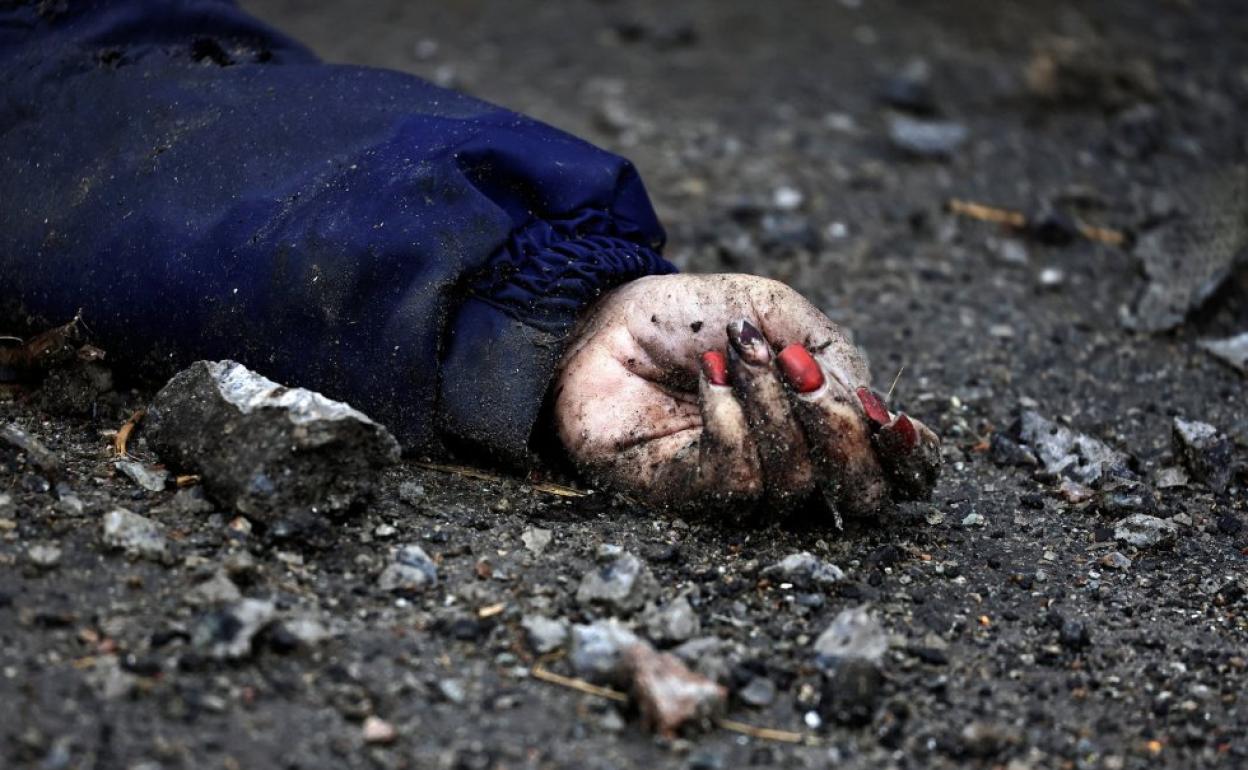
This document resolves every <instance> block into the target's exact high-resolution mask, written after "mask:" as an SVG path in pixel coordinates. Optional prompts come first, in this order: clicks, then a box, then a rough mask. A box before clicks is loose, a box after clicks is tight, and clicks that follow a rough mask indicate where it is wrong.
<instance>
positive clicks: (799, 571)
mask: <svg viewBox="0 0 1248 770" xmlns="http://www.w3.org/2000/svg"><path fill="white" fill-rule="evenodd" d="M763 576H764V577H770V578H773V579H779V580H782V581H784V582H786V583H792V584H793V585H795V586H797V587H798V588H801V589H812V588H827V587H828V586H831V585H834V584H836V583H839V582H841V581H842V580H844V579H845V573H844V572H842V571H841V568H840V567H838V566H836V565H835V564H829V563H828V562H825V561H823V560H822V559H820V558H819V557H817V556H815V555H814V554H813V553H811V552H810V551H799V552H798V553H792V554H789V555H788V556H786V557H784V558H783V559H781V560H780V561H778V562H776V563H775V564H773V565H771V566H770V567H767V568H766V569H764V570H763Z"/></svg>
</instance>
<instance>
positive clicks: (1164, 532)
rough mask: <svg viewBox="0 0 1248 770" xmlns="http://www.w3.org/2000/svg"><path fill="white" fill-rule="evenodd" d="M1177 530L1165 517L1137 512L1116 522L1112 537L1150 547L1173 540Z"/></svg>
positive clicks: (1128, 543)
mask: <svg viewBox="0 0 1248 770" xmlns="http://www.w3.org/2000/svg"><path fill="white" fill-rule="evenodd" d="M1178 531H1179V530H1178V527H1176V526H1175V525H1174V524H1173V523H1171V522H1169V521H1167V520H1165V519H1159V518H1157V517H1156V516H1149V515H1148V514H1144V513H1137V514H1134V515H1131V516H1128V517H1127V518H1125V519H1123V520H1122V521H1120V522H1118V524H1117V526H1115V527H1114V538H1115V539H1116V540H1118V541H1119V542H1122V543H1126V544H1127V545H1132V546H1135V547H1136V548H1151V547H1153V546H1157V545H1163V544H1166V543H1169V542H1171V541H1173V540H1174V539H1175V537H1176V536H1177V535H1178Z"/></svg>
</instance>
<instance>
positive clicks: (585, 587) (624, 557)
mask: <svg viewBox="0 0 1248 770" xmlns="http://www.w3.org/2000/svg"><path fill="white" fill-rule="evenodd" d="M603 553H604V556H605V558H600V561H605V563H603V564H601V565H600V566H598V567H595V568H593V569H591V570H590V571H589V572H586V573H585V576H584V577H582V578H581V584H580V586H579V587H578V588H577V589H576V602H577V604H580V605H581V606H583V607H588V606H590V605H599V606H602V607H605V608H606V609H608V610H610V611H612V612H616V613H620V614H623V615H628V614H631V613H633V612H636V611H637V610H639V609H641V608H642V607H644V606H645V604H646V602H647V601H650V600H651V599H652V598H653V597H654V596H655V595H656V594H658V591H659V584H658V582H656V581H655V579H654V575H652V574H651V573H650V568H649V567H647V566H646V565H645V563H644V562H643V561H642V560H641V559H639V558H637V557H636V556H634V555H632V554H631V553H627V552H624V551H620V552H619V553H618V554H615V555H612V552H611V551H610V550H609V549H608V550H604V552H603Z"/></svg>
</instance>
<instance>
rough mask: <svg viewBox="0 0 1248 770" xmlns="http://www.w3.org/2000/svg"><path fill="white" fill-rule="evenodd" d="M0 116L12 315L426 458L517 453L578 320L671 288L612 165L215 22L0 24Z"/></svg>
mask: <svg viewBox="0 0 1248 770" xmlns="http://www.w3.org/2000/svg"><path fill="white" fill-rule="evenodd" d="M58 7H60V8H62V10H59V11H58V10H51V11H49V10H47V9H49V8H52V9H56V8H58ZM66 8H67V9H69V10H64V9H66ZM0 92H2V96H0V99H2V101H0V197H2V198H3V200H4V201H5V203H4V205H3V206H0V306H2V305H6V304H7V305H8V306H10V307H16V308H18V309H19V311H20V312H21V313H23V314H25V315H26V316H28V317H31V318H39V319H43V320H45V321H47V322H54V321H58V320H64V319H65V318H67V317H70V316H72V315H73V314H74V313H75V312H76V311H77V310H79V309H82V310H83V314H84V319H85V320H86V322H87V323H88V325H89V326H90V328H91V329H92V330H93V332H94V333H95V334H96V337H97V338H98V339H99V341H100V342H101V343H102V345H103V346H104V347H106V348H107V349H109V350H110V352H111V353H112V354H114V355H119V356H121V358H122V359H123V360H124V361H126V362H128V363H129V364H131V365H134V366H140V367H143V369H144V370H145V371H153V370H157V371H168V370H170V369H172V368H173V367H174V366H180V365H183V364H185V363H187V362H189V361H191V360H194V359H198V358H226V357H228V358H235V359H237V360H241V361H243V362H244V363H246V364H248V365H250V366H252V367H254V368H256V369H258V370H260V371H262V372H264V373H265V374H267V375H269V376H270V377H273V378H275V379H278V380H279V381H285V382H288V383H291V384H298V385H303V386H307V387H312V388H316V389H319V390H321V391H323V392H324V393H326V394H327V395H330V396H333V397H336V398H340V399H345V400H348V401H350V402H352V403H353V404H355V405H356V406H358V407H360V408H362V409H364V410H365V411H367V412H369V413H371V414H372V415H373V416H374V417H376V418H377V419H379V420H381V421H382V422H384V423H386V424H387V425H389V426H390V427H391V428H392V430H394V431H395V433H396V435H397V436H398V437H399V438H400V441H402V442H403V443H404V444H405V445H406V446H408V447H409V448H414V449H416V450H418V451H438V450H439V449H440V448H442V447H444V446H446V445H447V444H454V445H467V446H470V447H475V448H479V449H484V450H488V451H490V452H492V453H494V454H497V455H500V456H503V457H510V458H516V457H519V456H521V455H522V454H523V453H524V451H525V446H526V443H527V441H528V438H529V436H530V433H531V431H532V429H533V426H534V423H535V421H536V419H537V415H538V411H539V408H540V406H541V401H542V398H543V395H544V393H545V392H546V389H547V386H548V384H549V380H550V377H551V373H552V371H553V368H554V366H555V364H556V362H557V361H558V358H559V355H560V353H561V351H562V349H563V345H564V340H565V338H566V336H567V334H568V332H569V330H570V328H571V326H572V325H573V324H574V323H575V320H576V318H577V316H578V314H579V313H580V312H581V310H582V309H583V308H584V307H585V306H586V305H587V304H588V303H590V302H591V301H592V300H593V299H594V298H595V297H596V296H598V295H599V294H600V293H602V292H603V291H605V290H607V289H609V288H611V287H613V286H615V285H618V284H620V283H623V282H625V281H628V280H631V279H633V278H636V277H639V276H642V275H648V274H654V273H666V272H671V271H672V270H673V268H672V267H671V265H670V264H668V263H667V262H665V261H664V260H663V259H662V258H661V257H660V256H659V250H660V248H661V247H662V244H663V239H664V235H663V231H662V228H661V227H660V226H659V223H658V221H657V219H656V217H655V214H654V211H653V209H652V207H651V205H650V202H649V200H648V198H647V196H646V193H645V190H644V188H643V186H642V184H641V181H640V179H639V178H638V176H637V173H636V171H635V170H634V169H633V167H632V166H631V165H630V164H629V163H628V161H626V160H624V159H622V158H619V157H617V156H615V155H612V154H610V153H607V152H605V151H602V150H600V149H597V148H595V147H593V146H591V145H589V144H587V143H585V142H583V141H581V140H578V139H576V138H574V137H571V136H569V135H567V134H564V133H562V132H559V131H557V130H555V129H553V128H550V127H548V126H545V125H543V124H541V123H538V122H536V121H534V120H531V119H529V118H526V117H523V116H521V115H517V114H515V113H513V112H509V111H507V110H504V109H501V108H499V107H495V106H493V105H490V104H486V103H484V102H481V101H478V100H475V99H472V98H469V97H467V96H464V95H462V94H458V93H455V92H451V91H446V90H443V89H440V88H437V87H435V86H433V85H431V84H429V83H427V82H425V81H422V80H420V79H418V78H415V77H411V76H408V75H404V74H400V73H397V72H391V71H386V70H377V69H368V68H361V67H351V66H339V65H329V64H324V63H321V62H319V61H317V59H316V58H315V57H314V56H313V55H312V54H311V53H309V52H308V51H307V50H306V49H304V48H302V47H301V46H299V45H298V44H297V43H295V42H293V41H291V40H289V39H288V38H286V37H284V36H282V35H281V34H280V33H278V32H276V31H274V30H272V29H270V28H268V27H266V26H265V25H263V24H261V23H259V22H257V21H256V20H254V19H252V18H250V17H248V16H247V15H246V14H244V13H242V12H241V11H239V10H238V9H237V8H236V7H235V6H234V5H233V4H232V3H230V2H226V1H225V0H125V1H121V0H117V1H113V2H109V1H107V0H95V1H91V0H79V1H78V2H74V3H68V4H56V3H29V4H22V5H18V6H17V7H13V6H12V5H9V6H7V9H6V10H0ZM153 367H155V368H153Z"/></svg>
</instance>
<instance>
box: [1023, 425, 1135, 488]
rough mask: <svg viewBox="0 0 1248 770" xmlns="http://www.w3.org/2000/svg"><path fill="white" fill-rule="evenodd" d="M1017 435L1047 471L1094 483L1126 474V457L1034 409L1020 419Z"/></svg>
mask: <svg viewBox="0 0 1248 770" xmlns="http://www.w3.org/2000/svg"><path fill="white" fill-rule="evenodd" d="M1019 438H1021V439H1022V441H1023V442H1024V443H1025V444H1026V445H1027V446H1028V448H1030V449H1031V451H1032V452H1033V453H1034V454H1035V455H1036V459H1038V460H1039V461H1040V464H1041V465H1043V466H1044V469H1045V470H1047V471H1049V472H1050V473H1054V474H1058V475H1063V476H1069V477H1070V478H1073V479H1074V480H1075V481H1078V482H1079V483H1081V484H1095V483H1096V482H1097V481H1098V480H1100V479H1101V477H1102V476H1104V475H1105V474H1106V473H1110V474H1115V475H1128V474H1129V471H1128V470H1127V456H1126V455H1125V454H1123V453H1122V452H1119V451H1117V450H1115V449H1111V448H1110V447H1108V446H1106V445H1105V443H1103V442H1101V441H1098V440H1096V439H1094V438H1092V437H1090V436H1085V435H1083V434H1082V433H1076V432H1075V431H1073V430H1071V429H1070V428H1067V427H1066V426H1064V425H1058V424H1057V423H1055V422H1053V421H1052V420H1049V419H1046V418H1044V417H1041V416H1040V415H1039V414H1038V413H1036V412H1034V411H1030V410H1029V411H1025V412H1023V413H1022V415H1021V417H1020V418H1019Z"/></svg>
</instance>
